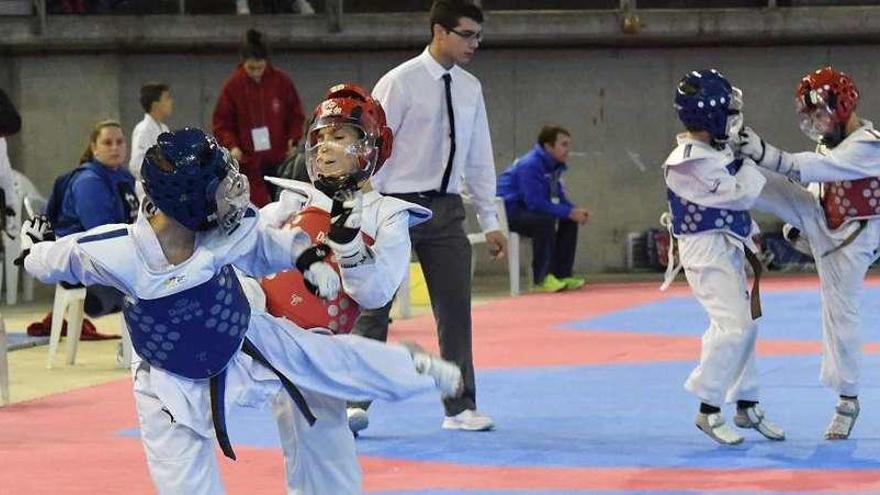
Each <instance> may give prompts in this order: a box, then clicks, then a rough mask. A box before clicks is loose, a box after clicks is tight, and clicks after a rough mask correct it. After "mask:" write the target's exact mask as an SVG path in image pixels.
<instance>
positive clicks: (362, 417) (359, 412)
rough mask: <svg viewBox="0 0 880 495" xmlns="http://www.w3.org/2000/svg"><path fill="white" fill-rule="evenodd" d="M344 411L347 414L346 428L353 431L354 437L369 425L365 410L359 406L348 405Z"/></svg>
mask: <svg viewBox="0 0 880 495" xmlns="http://www.w3.org/2000/svg"><path fill="white" fill-rule="evenodd" d="M345 413H346V415H347V416H348V429H349V430H351V432H352V433H354V436H355V437H357V436H358V434H359V433H360V432H362V431H364V430H366V429H367V427H368V426H370V417H369V416H368V415H367V411H365V410H363V409H361V408H360V407H349V408H348V409H347V410H346V411H345Z"/></svg>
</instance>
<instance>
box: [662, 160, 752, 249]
mask: <svg viewBox="0 0 880 495" xmlns="http://www.w3.org/2000/svg"><path fill="white" fill-rule="evenodd" d="M741 166H742V160H741V159H740V160H735V161H733V162H731V163H730V165H728V166H727V170H728V171H729V172H730V174H731V175H733V174H735V173H736V172H737V171H739V168H740V167H741ZM666 196H667V198H668V199H669V211H670V213H671V214H672V232H673V233H674V234H675V235H676V236H680V235H687V234H697V233H700V232H707V231H712V230H718V231H726V232H729V233H731V234H733V235H735V236H736V237H739V238H741V239H746V238H748V237H749V234H751V232H752V217H751V215H749V212H748V210H725V209H721V208H711V207H708V206H702V205H698V204H697V203H693V202H691V201H688V200H686V199H684V198H682V197H681V196H679V195H677V194H675V193H674V192H672V189H668V188H667V190H666Z"/></svg>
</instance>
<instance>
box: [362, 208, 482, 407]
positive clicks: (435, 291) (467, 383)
mask: <svg viewBox="0 0 880 495" xmlns="http://www.w3.org/2000/svg"><path fill="white" fill-rule="evenodd" d="M393 196H396V197H399V198H401V199H404V200H406V201H411V202H413V203H417V204H420V205H422V206H425V207H428V208H430V209H431V211H432V212H433V213H434V216H433V217H432V218H431V220H429V221H428V222H426V223H423V224H421V225H417V226H415V227H413V228H412V229H410V238H411V240H412V246H413V250H414V251H415V253H416V256H417V257H418V260H419V263H420V264H421V265H422V271H423V272H424V274H425V282H426V283H427V286H428V294H429V295H430V296H431V309H432V310H433V311H434V319H435V320H436V322H437V337H438V339H439V341H440V355H441V357H443V359H446V360H448V361H452V362H454V363H456V364H458V365H459V367H461V372H462V377H463V379H464V393H463V394H462V396H461V397H459V398H456V399H445V400H444V401H443V405H444V407H445V409H446V415H447V416H454V415H456V414H458V413H460V412H462V411H464V410H465V409H476V407H477V391H476V384H475V382H474V358H473V345H472V342H471V245H470V243H469V242H468V239H467V235H466V234H465V232H464V227H463V225H462V223H463V222H464V215H465V213H464V205H463V204H462V200H461V196H458V195H457V194H447V195H442V196H435V197H425V196H422V195H419V194H394V195H393ZM390 312H391V303H390V302H389V303H388V304H387V305H386V306H384V307H382V308H379V309H373V310H364V311H362V312H361V315H360V317H359V318H358V320H357V323H356V324H355V328H354V330H353V332H352V333H354V334H356V335H361V336H364V337H367V338H370V339H374V340H381V341H383V342H384V341H385V340H387V338H388V315H389V313H390ZM368 405H369V404H366V403H358V404H357V406H359V407H367V406H368Z"/></svg>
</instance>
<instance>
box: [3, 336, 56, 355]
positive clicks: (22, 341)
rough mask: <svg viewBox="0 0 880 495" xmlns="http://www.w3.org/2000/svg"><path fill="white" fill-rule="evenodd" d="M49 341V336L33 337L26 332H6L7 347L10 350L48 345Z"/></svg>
mask: <svg viewBox="0 0 880 495" xmlns="http://www.w3.org/2000/svg"><path fill="white" fill-rule="evenodd" d="M48 343H49V337H31V336H29V335H28V334H26V333H24V332H8V333H7V334H6V349H8V350H10V351H14V350H16V349H26V348H28V347H34V346H38V345H46V344H48Z"/></svg>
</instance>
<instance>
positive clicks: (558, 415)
mask: <svg viewBox="0 0 880 495" xmlns="http://www.w3.org/2000/svg"><path fill="white" fill-rule="evenodd" d="M694 364H695V363H656V364H645V365H635V366H633V365H626V366H596V367H564V368H543V369H529V370H505V371H498V372H491V373H482V374H480V383H479V386H478V390H480V403H481V405H482V407H484V408H485V409H486V411H487V412H490V413H491V414H492V415H493V417H494V418H495V420H496V422H497V423H498V429H497V430H496V431H495V432H488V433H463V432H444V431H442V430H440V429H438V426H439V421H440V419H439V414H440V411H439V410H440V407H439V405H438V404H437V401H436V399H434V398H432V397H419V398H417V399H414V400H411V401H408V402H407V403H398V404H377V407H375V408H374V409H375V410H374V411H372V415H371V426H370V428H369V429H368V430H366V431H364V432H363V434H362V435H361V438H360V439H359V440H358V448H359V450H360V453H362V454H369V455H375V456H384V457H393V458H404V459H419V460H434V461H443V462H454V463H462V464H473V465H494V466H565V467H659V468H681V467H691V468H801V469H828V468H850V469H880V422H878V419H880V411H878V409H877V408H873V407H870V406H869V407H865V408H864V409H863V411H862V417H861V418H860V419H859V424H858V426H857V427H856V430H855V437H856V439H855V440H851V441H848V442H836V443H835V442H827V441H825V440H824V439H822V433H823V432H824V429H825V426H826V423H827V421H828V420H829V419H830V415H831V412H832V408H833V406H834V403H835V397H834V396H833V395H832V394H831V393H829V392H828V391H827V390H825V389H824V388H821V387H820V386H819V385H818V384H817V383H816V382H817V376H818V364H819V361H818V357H812V356H811V357H801V358H790V357H786V358H772V359H762V360H761V361H760V364H759V370H760V372H761V376H762V384H763V396H764V397H765V398H764V400H763V401H762V403H763V404H764V406H765V408H766V409H767V411H768V414H769V416H770V418H772V419H773V420H775V421H777V422H778V423H779V424H780V425H782V426H783V427H785V429H786V431H787V436H788V439H787V440H786V441H785V442H771V441H769V440H766V439H764V438H763V437H761V436H760V435H759V434H758V433H757V432H753V431H748V432H746V433H745V435H746V442H745V443H744V444H742V445H740V446H737V447H732V448H719V447H718V446H716V445H715V444H714V443H712V442H711V441H709V440H708V439H707V438H706V437H705V436H704V435H703V434H702V433H700V432H699V431H697V429H696V427H694V425H693V417H694V415H695V413H696V406H697V404H696V401H695V400H694V398H693V397H691V396H690V394H688V393H687V392H686V391H684V389H683V388H682V386H681V383H682V382H683V381H684V379H685V378H686V377H687V375H688V373H689V372H690V371H691V368H692V366H693V365H694ZM865 364H866V366H865V369H864V374H865V376H866V377H870V376H878V375H880V357H878V356H870V357H869V358H868V359H866V363H865ZM861 397H862V400H863V404H877V403H878V399H880V390H878V389H877V388H876V387H874V388H867V389H864V390H863V392H862V395H861Z"/></svg>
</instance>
